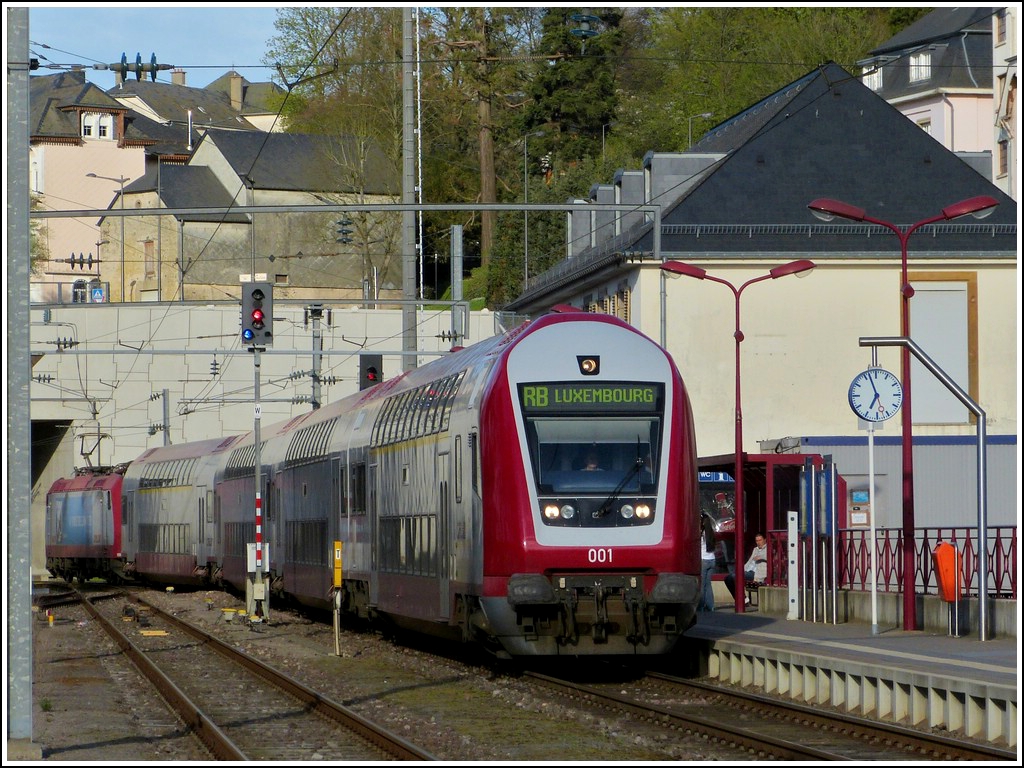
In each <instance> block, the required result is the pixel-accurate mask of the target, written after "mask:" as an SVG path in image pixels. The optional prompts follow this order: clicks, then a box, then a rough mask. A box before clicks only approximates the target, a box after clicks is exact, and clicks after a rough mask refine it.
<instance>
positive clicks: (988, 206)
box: [942, 195, 999, 219]
mask: <svg viewBox="0 0 1024 768" xmlns="http://www.w3.org/2000/svg"><path fill="white" fill-rule="evenodd" d="M997 205H999V201H998V200H996V199H995V198H994V197H988V196H987V195H982V196H980V197H972V198H970V199H968V200H961V201H960V202H959V203H953V205H948V206H946V207H945V208H943V209H942V215H943V216H944V217H945V218H947V219H956V218H958V217H960V216H966V215H967V214H970V215H971V216H973V217H974V218H976V219H984V218H985V217H986V216H988V215H989V214H990V213H992V211H994V210H995V207H996V206H997Z"/></svg>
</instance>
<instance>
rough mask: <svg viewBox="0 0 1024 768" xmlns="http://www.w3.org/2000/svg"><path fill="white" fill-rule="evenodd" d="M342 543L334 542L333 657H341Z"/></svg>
mask: <svg viewBox="0 0 1024 768" xmlns="http://www.w3.org/2000/svg"><path fill="white" fill-rule="evenodd" d="M344 546H345V545H344V543H343V542H340V541H336V542H334V655H335V656H341V575H342V550H343V548H344Z"/></svg>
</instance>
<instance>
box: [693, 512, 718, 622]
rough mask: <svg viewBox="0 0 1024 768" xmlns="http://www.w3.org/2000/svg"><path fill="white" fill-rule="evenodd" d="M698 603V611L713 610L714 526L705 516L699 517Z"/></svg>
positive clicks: (708, 517)
mask: <svg viewBox="0 0 1024 768" xmlns="http://www.w3.org/2000/svg"><path fill="white" fill-rule="evenodd" d="M700 529H701V538H700V544H701V547H700V602H698V604H697V610H698V611H713V610H715V593H714V590H713V589H712V585H711V572H712V571H714V570H715V526H714V523H712V522H711V517H710V516H709V515H707V514H702V515H701V516H700Z"/></svg>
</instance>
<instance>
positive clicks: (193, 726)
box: [83, 596, 435, 763]
mask: <svg viewBox="0 0 1024 768" xmlns="http://www.w3.org/2000/svg"><path fill="white" fill-rule="evenodd" d="M83 605H84V606H85V607H86V610H87V611H88V612H89V613H90V615H91V616H92V617H93V618H94V619H95V620H96V621H97V622H98V623H99V624H100V625H101V626H102V627H103V628H104V629H105V630H106V632H107V633H108V634H109V635H110V636H111V637H112V638H113V639H114V641H115V642H116V643H117V645H118V646H119V647H120V648H121V649H122V651H123V652H124V653H125V654H126V655H127V656H128V657H129V658H131V660H132V661H133V662H134V663H135V665H136V666H137V667H138V668H139V669H140V670H141V671H142V673H143V674H144V675H145V676H146V677H147V679H149V680H150V681H151V682H152V683H153V685H154V686H156V687H157V689H158V690H159V691H160V694H161V696H162V697H163V698H164V700H165V701H167V702H168V704H169V705H170V706H171V707H172V708H173V709H174V710H175V712H176V713H177V715H178V716H179V717H180V718H181V720H182V721H183V722H184V723H185V724H186V725H187V727H188V728H189V729H190V730H191V731H192V732H193V733H194V734H196V736H197V737H198V738H199V739H200V740H201V741H202V742H203V744H204V745H205V746H206V747H207V749H208V750H209V751H210V753H211V754H212V755H213V756H214V757H215V758H217V759H221V760H254V759H255V760H281V761H295V760H303V759H310V756H311V755H315V756H316V758H315V759H322V760H335V761H352V762H357V763H365V762H369V761H382V760H418V761H428V760H434V759H435V758H434V757H433V756H432V755H430V754H429V753H427V752H425V751H424V750H421V749H419V748H418V747H416V746H415V745H414V744H411V743H409V742H407V741H406V740H404V739H402V738H401V737H399V736H397V735H395V734H393V733H391V732H389V731H387V730H386V729H383V728H381V727H379V726H377V725H376V724H374V723H372V722H370V721H368V720H366V719H364V718H362V717H360V716H359V715H357V714H356V713H354V712H352V711H350V710H348V709H346V708H345V707H342V706H341V705H339V704H337V703H335V702H333V701H331V700H329V699H327V698H325V697H324V696H321V695H320V694H318V693H316V692H315V691H313V690H311V689H309V688H307V687H306V686H304V685H303V684H301V683H299V682H298V681H296V680H294V679H292V678H290V677H288V676H287V675H284V674H282V673H280V672H279V671H277V670H275V669H273V668H272V667H270V666H268V665H266V664H264V663H263V662H261V661H259V660H257V659H253V658H251V657H249V656H247V655H246V654H244V653H242V652H241V651H239V650H237V649H235V648H233V647H231V646H230V645H228V644H226V643H224V642H222V641H220V640H218V639H217V638H215V637H213V636H212V635H210V634H209V633H207V632H205V631H203V630H202V629H199V628H198V627H195V626H192V625H190V624H187V623H186V622H183V621H181V620H179V619H177V618H175V617H174V616H171V615H170V614H167V613H164V612H163V611H162V610H161V609H160V608H158V607H157V606H156V605H154V604H152V603H150V602H148V601H145V600H143V599H141V598H139V597H138V596H131V597H124V596H121V597H118V598H117V599H102V600H101V599H96V598H93V599H83Z"/></svg>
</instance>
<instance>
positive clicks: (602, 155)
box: [601, 120, 615, 163]
mask: <svg viewBox="0 0 1024 768" xmlns="http://www.w3.org/2000/svg"><path fill="white" fill-rule="evenodd" d="M613 125H615V121H614V120H612V121H611V122H610V123H605V124H604V125H602V126H601V162H602V163H603V162H604V129H605V128H611V127H612V126H613Z"/></svg>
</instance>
